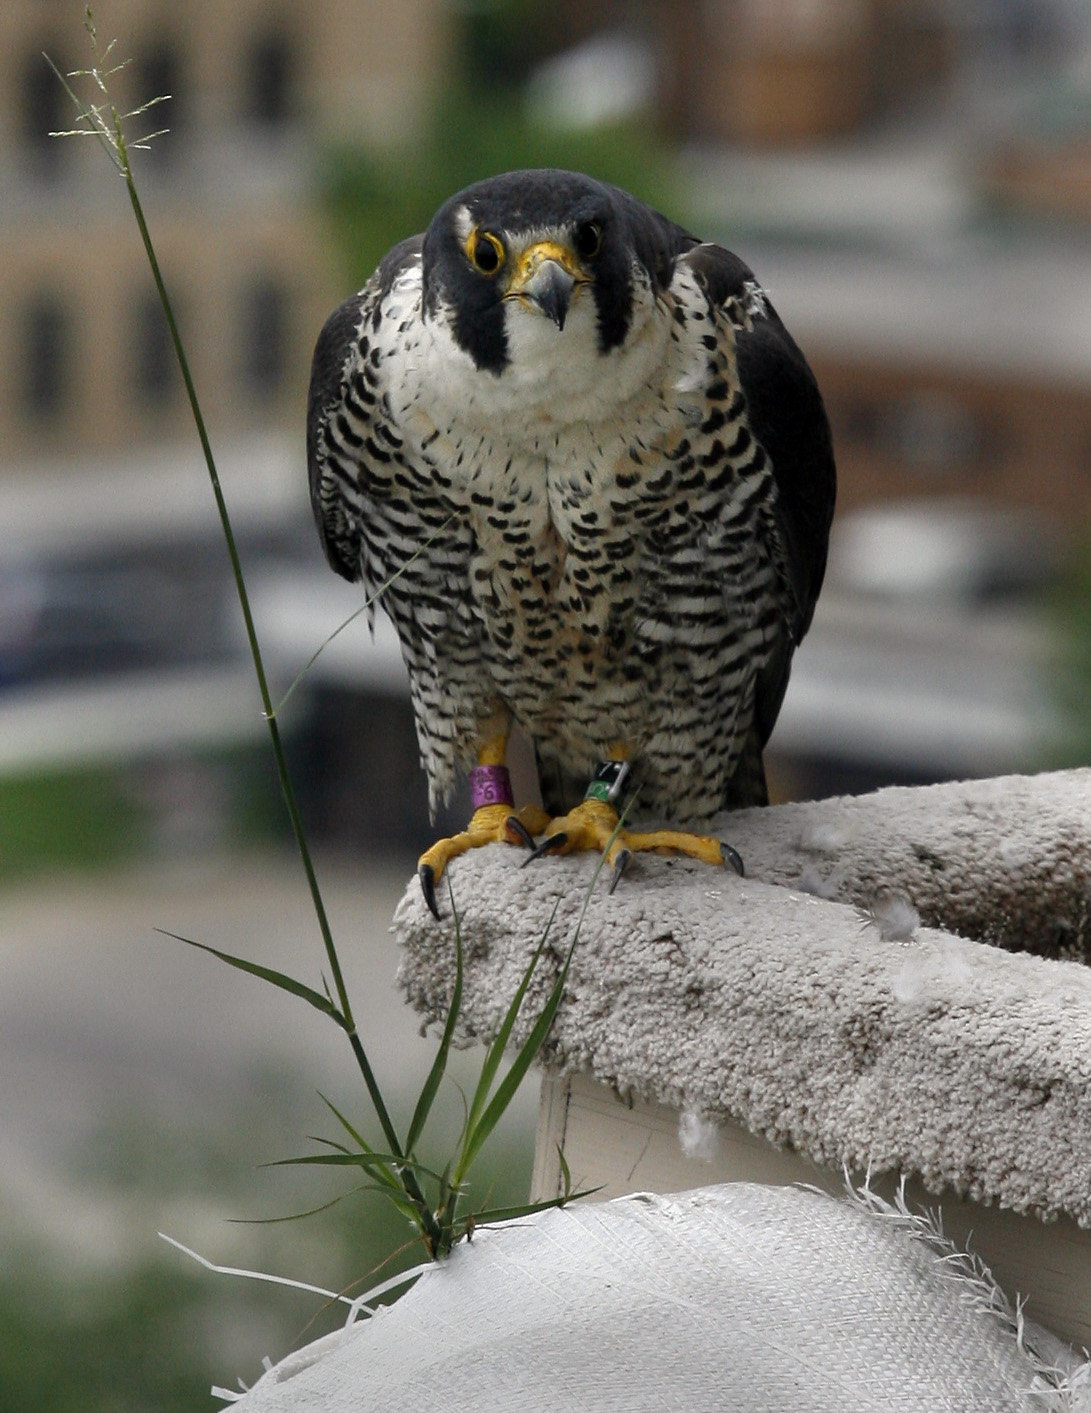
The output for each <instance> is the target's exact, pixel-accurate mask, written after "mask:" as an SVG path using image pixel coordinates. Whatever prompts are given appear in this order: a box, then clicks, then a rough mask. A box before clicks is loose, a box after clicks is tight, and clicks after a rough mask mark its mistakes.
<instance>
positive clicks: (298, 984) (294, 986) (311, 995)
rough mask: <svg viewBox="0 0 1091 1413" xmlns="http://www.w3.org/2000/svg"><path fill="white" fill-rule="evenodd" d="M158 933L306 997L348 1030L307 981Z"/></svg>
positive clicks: (171, 934)
mask: <svg viewBox="0 0 1091 1413" xmlns="http://www.w3.org/2000/svg"><path fill="white" fill-rule="evenodd" d="M156 931H157V932H159V933H160V934H161V935H162V936H164V937H171V938H173V939H174V941H175V942H184V943H185V944H186V946H187V947H197V948H198V949H199V950H200V951H202V952H208V953H209V954H210V955H211V956H213V957H219V959H220V961H221V962H226V963H227V965H228V966H229V967H235V968H236V970H238V971H244V972H246V973H247V974H248V975H250V976H256V977H260V979H261V980H262V981H267V982H269V984H270V985H271V986H277V987H279V988H280V990H281V991H287V992H288V993H289V994H290V995H292V996H299V997H302V999H303V1000H304V1001H307V1002H309V1003H310V1004H311V1005H312V1006H313V1007H314V1008H315V1010H316V1011H321V1012H322V1014H323V1015H326V1016H329V1017H330V1019H331V1020H334V1021H336V1022H337V1024H338V1025H339V1026H340V1027H341V1029H342V1030H345V1029H347V1026H348V1022H347V1021H346V1019H345V1017H344V1016H343V1015H342V1013H341V1011H340V1010H339V1009H338V1008H337V1006H336V1005H335V1004H334V1003H333V1002H332V1001H331V1000H330V998H329V997H328V996H324V995H323V994H322V992H321V991H316V990H315V989H314V987H313V986H308V985H307V984H306V983H305V982H303V981H296V979H295V977H293V976H286V975H285V974H284V972H282V971H276V970H274V968H273V967H266V966H262V965H261V963H260V962H248V961H247V960H246V958H245V957H235V956H232V955H231V953H230V952H221V951H220V949H219V948H218V947H210V946H209V945H208V943H207V942H195V941H194V940H193V938H192V937H181V936H179V934H178V933H177V932H168V931H167V930H166V929H165V928H162V927H157V928H156Z"/></svg>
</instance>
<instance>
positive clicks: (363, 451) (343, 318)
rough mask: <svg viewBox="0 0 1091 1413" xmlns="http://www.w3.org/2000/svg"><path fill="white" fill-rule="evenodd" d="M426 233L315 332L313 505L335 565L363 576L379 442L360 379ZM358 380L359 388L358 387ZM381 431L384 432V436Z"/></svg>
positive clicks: (352, 576)
mask: <svg viewBox="0 0 1091 1413" xmlns="http://www.w3.org/2000/svg"><path fill="white" fill-rule="evenodd" d="M422 242H423V237H422V236H413V237H412V238H410V239H409V240H404V241H402V242H401V244H400V245H396V246H395V247H394V249H393V250H391V251H390V252H389V254H388V255H387V256H386V257H385V258H384V260H383V261H382V263H381V264H380V266H379V268H378V269H377V270H376V271H375V274H374V275H373V276H372V277H371V279H370V280H369V281H368V282H367V284H366V285H365V286H364V288H363V289H362V290H360V291H359V293H357V294H354V295H353V296H352V297H351V299H347V300H346V301H345V302H344V303H343V304H342V305H340V306H339V307H338V308H337V309H335V310H334V311H333V313H332V314H331V315H330V317H329V318H328V319H327V320H326V323H325V324H324V325H323V327H322V331H321V333H320V334H319V335H318V342H317V343H316V345H315V350H314V357H313V360H312V362H311V382H310V390H309V393H308V397H307V469H308V473H309V476H310V487H311V509H312V510H313V512H314V518H315V522H316V524H317V526H318V532H319V535H320V537H321V540H322V547H323V549H324V550H325V553H326V558H327V559H328V560H329V563H330V566H331V568H333V569H335V570H336V571H337V573H338V574H341V575H343V577H344V578H346V579H349V580H351V581H353V582H355V581H356V580H358V579H360V578H362V577H363V573H364V569H363V548H364V547H363V531H364V525H363V520H362V514H363V502H362V497H361V495H360V477H361V471H362V469H366V466H367V462H368V457H369V451H368V443H369V441H370V442H371V445H372V446H374V445H375V441H374V433H375V431H376V429H377V422H376V406H375V399H373V398H369V395H368V393H367V391H366V388H364V387H362V386H361V385H360V383H359V381H358V380H357V375H358V374H360V373H361V371H362V368H363V365H364V363H365V362H366V358H367V346H368V340H369V337H373V336H374V333H375V330H376V329H377V328H378V325H379V322H380V320H381V316H382V305H383V301H384V300H385V299H386V296H387V295H388V294H389V293H390V290H391V288H392V286H393V285H394V283H395V281H396V280H397V278H398V277H399V275H401V274H402V273H403V272H404V271H405V269H406V268H407V267H408V266H409V265H410V264H411V263H412V261H414V260H415V259H418V258H419V256H420V250H421V245H422ZM354 383H355V386H354ZM380 435H381V433H380Z"/></svg>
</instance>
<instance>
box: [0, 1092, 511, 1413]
mask: <svg viewBox="0 0 1091 1413" xmlns="http://www.w3.org/2000/svg"><path fill="white" fill-rule="evenodd" d="M227 1083H228V1085H229V1093H227V1094H221V1095H220V1096H219V1097H218V1100H217V1103H216V1104H210V1105H208V1106H207V1108H205V1109H203V1110H202V1111H201V1112H200V1113H199V1114H197V1115H195V1116H192V1117H190V1118H188V1119H187V1118H186V1117H185V1116H184V1115H182V1114H179V1113H178V1112H172V1113H171V1114H170V1115H169V1116H166V1115H163V1114H161V1113H158V1112H155V1113H145V1114H141V1115H137V1116H134V1115H132V1114H125V1113H122V1114H115V1115H113V1116H111V1117H109V1118H107V1119H105V1120H104V1121H103V1122H102V1123H101V1124H99V1125H98V1126H97V1127H96V1129H95V1130H94V1132H92V1133H91V1134H90V1135H89V1136H87V1137H86V1138H84V1139H83V1140H82V1141H81V1142H80V1144H79V1146H78V1148H73V1151H72V1153H71V1155H70V1162H69V1163H67V1164H66V1165H65V1169H64V1179H65V1180H66V1181H69V1182H71V1183H73V1184H74V1185H75V1186H76V1187H77V1188H78V1191H79V1193H80V1199H79V1200H80V1202H81V1203H82V1202H84V1201H86V1202H87V1211H88V1217H87V1219H86V1225H87V1226H88V1228H93V1227H94V1224H95V1221H96V1217H95V1213H96V1211H97V1206H96V1204H97V1203H99V1202H104V1203H105V1204H106V1206H107V1209H108V1210H112V1211H113V1212H114V1213H115V1214H116V1213H121V1214H122V1221H123V1223H124V1227H125V1230H126V1231H127V1233H128V1234H129V1240H130V1244H131V1251H130V1252H129V1253H128V1255H125V1254H122V1255H121V1256H120V1258H119V1257H118V1256H117V1253H116V1251H115V1253H114V1256H113V1257H112V1259H111V1260H110V1262H109V1263H108V1264H106V1265H105V1266H101V1265H99V1264H98V1263H97V1262H96V1261H95V1260H94V1259H89V1258H87V1257H86V1256H84V1257H80V1256H75V1255H73V1256H70V1255H69V1254H68V1253H67V1252H66V1251H65V1250H64V1249H63V1247H62V1246H59V1245H54V1244H53V1242H52V1240H51V1239H50V1238H49V1237H47V1236H46V1235H45V1234H28V1233H27V1231H26V1230H25V1228H23V1229H20V1226H19V1223H18V1222H17V1221H16V1219H15V1214H14V1213H8V1212H5V1213H2V1215H0V1413H24V1410H27V1409H34V1410H35V1413H183V1410H184V1413H191V1410H193V1409H195V1408H197V1409H200V1408H210V1409H211V1408H213V1407H216V1406H219V1405H215V1404H213V1403H212V1402H211V1401H210V1398H209V1390H210V1388H211V1387H212V1386H213V1385H218V1386H220V1387H224V1388H237V1387H238V1385H237V1379H238V1378H242V1379H243V1380H244V1381H245V1382H246V1383H247V1384H250V1383H253V1382H254V1381H255V1380H256V1379H257V1378H258V1377H259V1376H260V1374H261V1372H262V1367H261V1361H262V1359H263V1357H264V1356H269V1357H270V1358H272V1359H273V1360H276V1359H279V1358H281V1357H283V1356H284V1355H285V1354H287V1353H288V1352H289V1351H290V1350H292V1349H294V1348H298V1347H299V1346H301V1345H303V1344H306V1343H308V1342H310V1341H311V1340H313V1339H317V1338H318V1337H319V1336H321V1335H323V1334H325V1333H326V1332H327V1331H329V1330H332V1329H334V1328H336V1327H337V1326H338V1325H340V1324H341V1323H342V1322H343V1321H344V1319H345V1316H346V1314H347V1307H346V1306H345V1305H343V1304H340V1303H337V1304H335V1303H333V1302H329V1301H326V1300H325V1299H324V1298H323V1297H321V1296H318V1295H314V1294H308V1293H305V1292H301V1291H296V1290H290V1289H286V1288H284V1287H282V1286H276V1285H271V1284H268V1283H264V1282H261V1283H259V1282H254V1281H249V1280H244V1279H240V1278H238V1277H232V1276H224V1275H218V1274H215V1273H213V1272H210V1271H206V1270H204V1269H203V1268H202V1267H200V1266H198V1265H197V1264H196V1263H195V1262H193V1261H191V1260H190V1259H189V1258H188V1257H186V1256H185V1255H184V1254H183V1253H181V1252H179V1251H175V1250H172V1249H171V1248H170V1247H168V1246H167V1245H166V1244H165V1243H163V1242H161V1241H159V1240H158V1238H157V1236H156V1231H157V1229H165V1230H166V1231H167V1232H168V1234H169V1235H171V1236H174V1237H176V1238H177V1239H178V1240H180V1241H183V1242H186V1243H187V1244H190V1245H194V1246H197V1247H198V1249H199V1250H200V1253H201V1255H203V1256H205V1257H207V1258H208V1259H210V1260H213V1261H218V1262H223V1263H225V1264H229V1265H241V1266H244V1267H246V1268H247V1269H257V1270H262V1271H266V1272H269V1273H272V1274H279V1275H285V1276H290V1277H293V1278H296V1279H299V1280H304V1281H308V1282H311V1283H313V1284H316V1285H320V1286H326V1287H327V1288H328V1289H330V1290H337V1291H344V1292H345V1293H346V1294H348V1295H349V1296H355V1295H359V1294H363V1293H364V1292H365V1291H366V1290H367V1289H369V1288H370V1287H371V1286H372V1285H375V1284H377V1283H378V1282H379V1281H381V1280H384V1279H386V1277H388V1276H389V1275H392V1274H394V1273H395V1272H396V1271H398V1270H404V1269H407V1268H408V1267H410V1266H414V1265H417V1264H419V1263H420V1261H421V1260H422V1259H423V1251H422V1249H421V1246H420V1243H419V1242H418V1241H416V1240H413V1239H412V1237H413V1233H412V1232H411V1230H410V1228H409V1225H408V1223H407V1222H405V1221H404V1219H403V1218H401V1217H400V1216H399V1215H398V1213H397V1212H396V1211H395V1210H394V1208H393V1207H392V1206H391V1205H390V1203H389V1202H387V1201H386V1199H385V1198H383V1197H382V1196H381V1195H379V1194H376V1193H367V1192H364V1193H356V1192H353V1191H352V1190H351V1188H352V1182H351V1179H347V1178H346V1177H345V1176H344V1175H341V1174H335V1175H333V1176H332V1177H330V1176H328V1175H324V1174H314V1173H313V1172H311V1171H310V1170H307V1171H304V1170H302V1169H300V1168H288V1169H286V1168H271V1169H269V1168H261V1167H258V1166H257V1165H258V1164H261V1163H263V1162H265V1161H268V1160H272V1159H276V1158H279V1157H282V1156H285V1153H286V1151H295V1148H296V1147H298V1146H301V1145H302V1144H303V1142H304V1139H303V1137H302V1134H303V1132H304V1128H305V1126H306V1125H307V1124H308V1123H309V1124H312V1125H313V1124H314V1123H318V1124H320V1125H322V1126H323V1128H322V1129H321V1130H320V1131H324V1127H325V1125H326V1119H325V1118H321V1117H318V1118H316V1113H317V1112H318V1111H319V1110H320V1108H321V1106H320V1105H319V1102H318V1100H317V1097H316V1096H314V1095H313V1094H310V1093H308V1092H307V1090H306V1088H305V1086H304V1085H303V1084H302V1083H301V1081H300V1079H299V1077H298V1076H293V1075H290V1074H272V1073H270V1074H258V1075H250V1076H247V1077H245V1082H243V1081H240V1080H239V1078H238V1077H233V1078H231V1079H229V1080H228V1081H227ZM240 1134H242V1135H244V1136H245V1137H244V1142H245V1151H244V1152H240V1144H239V1138H240ZM425 1156H426V1157H428V1158H431V1157H433V1156H434V1155H431V1154H428V1155H425ZM531 1156H532V1135H531V1134H530V1133H529V1132H527V1133H512V1132H511V1130H510V1128H509V1131H508V1132H507V1133H506V1134H505V1135H503V1136H501V1137H500V1138H499V1140H498V1141H497V1142H496V1144H495V1147H493V1148H491V1149H490V1150H487V1151H486V1154H485V1156H484V1160H483V1162H482V1163H481V1164H480V1169H481V1170H480V1171H477V1170H476V1169H475V1172H474V1179H475V1190H476V1192H477V1195H478V1201H479V1202H480V1204H481V1205H482V1206H484V1205H486V1204H490V1205H491V1204H493V1203H494V1202H497V1203H509V1202H519V1201H522V1200H524V1199H525V1197H526V1191H527V1185H528V1181H529V1171H530V1162H531ZM57 1190H60V1187H59V1186H58V1189H57ZM342 1192H344V1193H346V1194H347V1195H346V1196H345V1198H344V1200H343V1201H341V1202H339V1203H337V1205H336V1206H334V1207H331V1208H329V1209H328V1210H326V1211H324V1212H321V1213H318V1214H316V1215H314V1216H311V1217H306V1218H303V1219H301V1220H299V1221H280V1220H276V1219H277V1218H280V1217H282V1216H287V1215H289V1214H291V1213H293V1212H298V1211H302V1210H306V1209H308V1208H310V1207H314V1206H317V1205H319V1204H321V1203H322V1202H324V1201H328V1200H329V1199H330V1198H331V1197H336V1196H337V1195H338V1194H339V1193H342ZM220 1213H222V1214H225V1215H226V1217H228V1218H231V1219H235V1218H240V1219H243V1221H244V1223H245V1224H244V1225H243V1226H241V1227H233V1226H228V1225H226V1223H225V1222H219V1223H218V1222H217V1221H216V1220H215V1216H213V1218H212V1220H211V1221H210V1214H220ZM253 1218H259V1219H261V1220H259V1221H258V1222H257V1223H256V1224H252V1223H251V1222H250V1221H249V1220H248V1219H253ZM270 1218H272V1219H273V1220H271V1221H270V1220H269V1219H270ZM114 1220H115V1221H116V1220H117V1218H116V1216H115V1218H114ZM196 1231H199V1232H201V1233H202V1235H200V1236H196V1235H194V1232H196ZM217 1231H219V1232H221V1233H222V1239H218V1238H217V1236H216V1233H217ZM209 1232H211V1233H212V1235H211V1237H210V1236H209ZM110 1245H111V1249H113V1248H115V1247H116V1242H111V1243H110ZM134 1253H135V1254H134ZM399 1293H400V1292H395V1294H399ZM387 1298H388V1299H392V1298H393V1296H390V1297H387Z"/></svg>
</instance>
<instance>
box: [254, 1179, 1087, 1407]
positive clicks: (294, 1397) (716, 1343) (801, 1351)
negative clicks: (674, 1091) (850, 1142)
mask: <svg viewBox="0 0 1091 1413" xmlns="http://www.w3.org/2000/svg"><path fill="white" fill-rule="evenodd" d="M1088 1372H1089V1371H1088V1366H1087V1365H1085V1364H1081V1363H1079V1362H1078V1361H1075V1360H1074V1359H1073V1358H1072V1356H1071V1354H1070V1352H1069V1351H1067V1350H1065V1349H1064V1348H1063V1347H1062V1346H1059V1345H1058V1344H1057V1342H1056V1341H1052V1340H1051V1339H1050V1337H1049V1336H1047V1335H1044V1334H1042V1333H1041V1332H1039V1331H1035V1332H1031V1331H1028V1330H1027V1329H1026V1328H1025V1327H1024V1325H1023V1323H1022V1321H1021V1320H1020V1319H1019V1317H1018V1314H1017V1312H1015V1311H1014V1310H1013V1309H1012V1308H1011V1306H1010V1305H1009V1304H1008V1303H1007V1301H1006V1300H1005V1298H1004V1296H1003V1295H1002V1294H1001V1292H1000V1291H999V1290H998V1289H997V1288H996V1286H995V1284H994V1283H993V1282H992V1281H991V1279H990V1278H989V1276H988V1273H987V1272H986V1271H984V1270H983V1269H982V1268H981V1267H980V1265H979V1264H977V1263H975V1262H974V1261H972V1260H970V1259H968V1258H966V1257H964V1256H959V1255H957V1254H954V1253H952V1251H951V1250H950V1248H949V1247H948V1246H947V1245H946V1244H945V1243H944V1242H943V1241H942V1240H941V1239H940V1238H939V1237H938V1234H937V1233H936V1232H935V1230H934V1228H932V1227H931V1226H930V1225H929V1223H928V1222H927V1220H925V1219H922V1218H920V1217H915V1216H911V1215H910V1214H909V1213H907V1212H905V1211H904V1209H897V1208H891V1207H889V1206H887V1205H885V1204H883V1203H882V1202H880V1201H879V1199H878V1198H875V1197H873V1196H872V1195H871V1194H868V1193H864V1194H857V1195H856V1196H855V1197H854V1198H850V1199H842V1200H839V1199H835V1198H831V1197H828V1196H826V1195H825V1194H822V1193H818V1192H815V1191H812V1190H809V1189H801V1188H778V1187H765V1186H758V1185H754V1184H748V1183H732V1184H725V1185H723V1186H718V1187H710V1188H703V1189H700V1190H698V1191H695V1192H689V1193H683V1194H676V1195H673V1196H669V1197H664V1196H654V1195H650V1194H640V1195H637V1196H633V1197H626V1198H621V1199H619V1200H617V1201H614V1202H608V1203H602V1204H581V1203H575V1204H573V1205H571V1206H569V1207H567V1208H565V1209H563V1210H556V1209H554V1210H551V1211H548V1212H545V1213H541V1214H539V1215H537V1216H535V1217H533V1218H529V1219H526V1220H523V1221H519V1222H513V1223H509V1224H506V1225H504V1226H500V1227H496V1228H491V1229H485V1230H479V1231H478V1233H477V1234H476V1236H475V1237H474V1240H473V1242H472V1244H470V1245H465V1244H464V1245H462V1246H460V1247H458V1248H457V1249H456V1250H455V1252H454V1253H453V1255H452V1256H451V1257H450V1259H449V1260H447V1261H445V1262H444V1263H442V1264H440V1265H437V1266H434V1267H429V1268H428V1269H426V1270H425V1272H424V1273H423V1274H422V1275H421V1276H420V1278H419V1279H418V1280H417V1282H416V1284H415V1285H414V1286H413V1287H412V1288H411V1289H410V1290H409V1291H408V1292H407V1293H406V1294H405V1295H403V1296H402V1298H401V1299H400V1300H398V1301H397V1302H396V1303H395V1304H394V1305H393V1306H391V1307H389V1308H385V1309H380V1310H379V1311H378V1312H377V1313H376V1314H374V1315H373V1316H371V1317H370V1318H367V1319H364V1320H360V1321H358V1322H356V1323H354V1324H352V1325H350V1326H349V1327H347V1328H346V1329H345V1330H343V1331H340V1332H337V1333H335V1334H332V1335H329V1336H327V1337H326V1338H325V1339H322V1340H319V1341H317V1342H316V1343H315V1344H313V1345H311V1346H309V1347H308V1348H306V1349H304V1350H301V1351H299V1352H298V1353H296V1354H294V1355H291V1356H289V1357H288V1358H287V1359H285V1360H284V1361H283V1362H282V1363H281V1364H280V1365H278V1366H276V1367H275V1368H272V1369H270V1370H269V1371H268V1372H267V1373H266V1374H265V1375H264V1376H263V1377H262V1378H261V1379H260V1381H259V1382H258V1383H257V1384H255V1385H254V1387H253V1388H252V1389H251V1390H250V1391H249V1392H248V1393H246V1394H245V1395H244V1396H242V1397H241V1398H240V1399H238V1400H237V1401H236V1402H235V1403H234V1404H233V1407H234V1408H235V1409H238V1410H240V1411H241V1413H289V1410H290V1413H311V1410H314V1411H315V1413H317V1410H322V1413H350V1410H352V1413H358V1410H366V1409H376V1410H378V1409H382V1410H384V1411H385V1413H397V1410H401V1409H404V1410H412V1413H419V1411H420V1410H421V1409H422V1408H430V1409H449V1410H467V1413H469V1410H473V1413H490V1410H497V1411H499V1410H501V1409H503V1410H504V1411H505V1413H509V1410H511V1409H513V1408H518V1409H519V1410H520V1413H533V1410H539V1409H541V1410H546V1409H550V1410H555V1409H579V1410H591V1413H596V1411H597V1410H603V1413H606V1410H618V1413H621V1411H622V1410H624V1411H625V1413H634V1410H641V1409H648V1410H651V1409H656V1410H660V1409H668V1408H677V1409H685V1410H704V1409H723V1410H738V1413H766V1411H767V1413H789V1411H790V1413H864V1411H865V1410H868V1413H871V1411H872V1410H874V1413H889V1411H890V1410H891V1409H898V1410H900V1413H944V1410H951V1413H954V1411H955V1410H959V1413H962V1411H963V1410H965V1413H971V1410H972V1413H983V1410H989V1413H1009V1410H1010V1411H1011V1413H1015V1410H1024V1409H1025V1410H1042V1409H1073V1410H1076V1409H1079V1410H1087V1409H1091V1398H1089V1397H1088V1387H1089V1383H1088Z"/></svg>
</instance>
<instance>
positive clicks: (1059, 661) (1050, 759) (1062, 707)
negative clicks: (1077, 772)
mask: <svg viewBox="0 0 1091 1413" xmlns="http://www.w3.org/2000/svg"><path fill="white" fill-rule="evenodd" d="M1047 606H1048V609H1049V612H1050V618H1051V621H1052V624H1053V629H1054V639H1055V647H1056V652H1055V655H1054V656H1055V661H1054V670H1053V671H1052V673H1051V674H1050V683H1051V689H1052V694H1053V700H1054V702H1055V704H1056V706H1057V709H1058V712H1059V714H1060V718H1061V734H1060V739H1059V740H1056V741H1052V742H1050V743H1049V749H1048V751H1047V756H1046V761H1045V764H1046V765H1048V766H1050V767H1051V768H1053V769H1064V768H1066V767H1072V766H1079V765H1088V764H1091V539H1089V538H1088V537H1087V535H1086V534H1085V535H1083V536H1081V537H1080V539H1079V541H1078V543H1077V544H1076V545H1074V546H1073V548H1072V550H1071V552H1070V553H1069V555H1068V557H1067V561H1066V563H1065V566H1064V570H1063V572H1062V574H1061V575H1060V577H1059V578H1058V580H1057V582H1056V583H1055V584H1054V585H1053V587H1052V589H1051V592H1050V594H1049V599H1048V605H1047Z"/></svg>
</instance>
